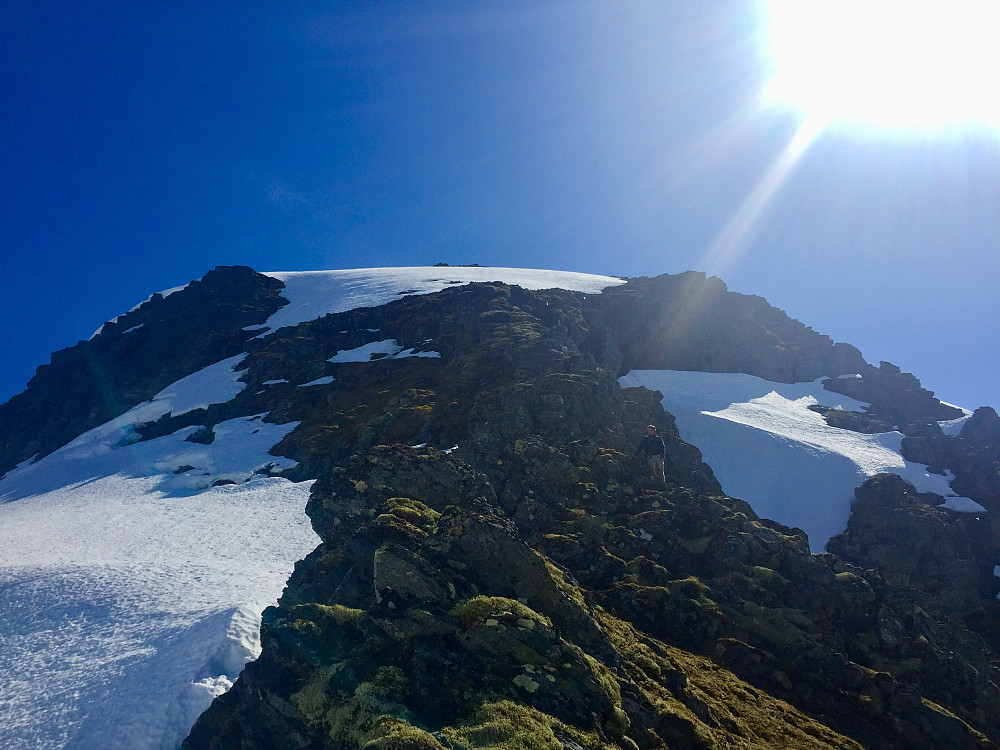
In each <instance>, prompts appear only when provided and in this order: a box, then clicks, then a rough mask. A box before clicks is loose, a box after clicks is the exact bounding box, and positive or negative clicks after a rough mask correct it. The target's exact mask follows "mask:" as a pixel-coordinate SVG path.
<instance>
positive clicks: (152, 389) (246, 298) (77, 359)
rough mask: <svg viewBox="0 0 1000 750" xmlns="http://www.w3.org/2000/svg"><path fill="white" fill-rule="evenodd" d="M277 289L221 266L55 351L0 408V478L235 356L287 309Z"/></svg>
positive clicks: (254, 276)
mask: <svg viewBox="0 0 1000 750" xmlns="http://www.w3.org/2000/svg"><path fill="white" fill-rule="evenodd" d="M283 286H284V284H282V283H281V282H280V281H278V280H276V279H272V278H270V277H268V276H263V275H261V274H259V273H257V272H255V271H254V270H253V269H250V268H247V267H245V266H233V267H222V266H220V267H219V268H216V269H215V270H214V271H211V272H209V273H208V274H206V276H205V277H204V278H203V279H201V280H199V281H192V282H191V283H190V284H189V285H188V286H187V287H186V288H184V289H183V290H181V291H178V292H175V293H174V294H171V295H170V296H168V297H166V298H164V297H162V296H161V295H159V294H154V295H153V296H152V298H150V299H149V301H147V302H145V303H143V304H142V305H140V306H139V307H138V308H136V309H135V310H133V311H131V312H129V313H127V314H125V315H123V316H121V317H120V318H118V320H117V321H115V322H112V323H107V324H105V326H104V328H103V330H102V331H101V332H100V333H99V334H98V335H96V336H95V337H94V338H92V339H91V340H90V341H81V342H80V343H78V344H77V345H76V346H73V347H70V348H69V349H62V350H61V351H58V352H55V353H54V354H53V355H52V362H51V363H50V364H48V365H42V366H41V367H39V368H38V371H37V372H36V373H35V376H34V377H33V378H32V379H31V382H29V383H28V387H27V389H26V390H25V391H24V392H23V393H20V394H18V395H17V396H14V397H13V398H12V399H11V400H10V401H8V402H7V403H5V404H3V405H2V406H0V475H2V474H4V473H6V472H7V471H9V470H10V469H11V468H13V467H14V466H15V465H16V464H18V463H20V462H21V461H24V460H26V459H28V458H31V457H32V456H36V455H38V456H44V455H47V454H48V453H51V452H52V451H54V450H55V449H56V448H59V447H60V446H62V445H65V444H66V443H68V442H69V441H71V440H72V439H73V438H75V437H77V436H79V435H81V434H83V433H84V432H86V431H87V430H89V429H91V428H92V427H96V426H97V425H99V424H103V423H104V422H107V421H108V420H109V419H113V418H114V417H117V416H118V415H120V414H123V413H124V412H126V411H128V410H129V409H130V408H132V407H133V406H135V405H136V404H138V403H140V402H142V401H144V400H146V399H148V398H150V397H152V396H154V395H155V394H156V393H158V392H159V391H160V390H162V389H163V388H165V387H166V386H168V385H170V384H171V383H173V382H174V381H176V380H179V379H180V378H182V377H184V376H185V375H190V374H191V373H193V372H196V371H197V370H200V369H201V368H203V367H207V366H208V365H210V364H213V363H215V362H218V361H219V360H220V359H224V358H226V357H231V356H234V355H236V354H239V353H240V352H242V351H243V348H244V344H245V343H246V341H247V340H248V339H250V338H252V337H253V336H256V335H257V332H248V331H244V330H242V328H243V327H244V326H250V325H254V324H258V323H262V322H263V321H265V320H266V319H267V318H268V317H269V316H270V315H271V314H272V313H273V312H275V311H276V310H277V309H278V308H279V307H281V306H282V305H284V304H287V300H284V299H282V298H281V297H280V296H279V291H280V290H281V288H282V287H283ZM140 326H141V327H140ZM130 329H134V330H130Z"/></svg>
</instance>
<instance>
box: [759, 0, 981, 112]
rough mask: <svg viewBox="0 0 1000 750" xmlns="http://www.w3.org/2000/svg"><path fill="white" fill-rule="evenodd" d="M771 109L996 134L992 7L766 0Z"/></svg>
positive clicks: (961, 0) (926, 0) (912, 0)
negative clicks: (968, 127)
mask: <svg viewBox="0 0 1000 750" xmlns="http://www.w3.org/2000/svg"><path fill="white" fill-rule="evenodd" d="M767 13H768V24H767V25H768V37H769V46H770V53H771V60H772V64H773V73H774V75H773V78H772V79H771V81H770V83H769V85H768V86H767V88H766V90H765V96H766V98H767V99H768V100H769V101H770V102H773V103H779V104H784V105H788V106H792V107H794V108H795V109H798V110H800V111H801V113H802V114H803V116H804V117H806V118H809V119H811V120H813V121H822V122H827V123H832V122H837V121H850V122H859V123H866V124H869V125H874V126H880V127H901V128H936V127H945V126H950V125H962V124H970V123H978V124H986V125H989V126H991V127H994V128H1000V85H998V76H1000V41H998V40H1000V1H998V0H946V1H944V2H941V1H938V2H935V1H932V0H909V1H906V0H837V1H834V0H770V2H769V3H768V6H767Z"/></svg>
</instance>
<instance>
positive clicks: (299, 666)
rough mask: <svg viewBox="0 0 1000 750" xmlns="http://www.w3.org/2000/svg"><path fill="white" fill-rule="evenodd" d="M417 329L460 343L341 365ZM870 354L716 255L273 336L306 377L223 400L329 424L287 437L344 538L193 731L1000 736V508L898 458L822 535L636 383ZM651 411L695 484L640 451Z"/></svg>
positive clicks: (701, 742)
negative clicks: (749, 294) (759, 508)
mask: <svg viewBox="0 0 1000 750" xmlns="http://www.w3.org/2000/svg"><path fill="white" fill-rule="evenodd" d="M688 305H694V306H696V307H697V309H699V310H700V312H701V315H700V316H699V317H698V319H697V320H691V321H688V322H684V321H680V322H677V323H675V324H674V323H671V324H667V323H664V321H670V320H672V318H671V316H670V315H671V312H674V313H676V312H677V311H678V310H680V309H682V308H686V307H687V306H688ZM699 306H700V307H699ZM650 308H652V309H653V310H655V311H656V312H655V313H650V312H649V309H650ZM658 316H659V317H658ZM658 321H659V322H658ZM389 337H391V338H393V339H395V340H396V341H398V342H399V345H401V346H406V347H420V346H424V347H426V348H433V349H434V350H435V351H437V352H440V354H441V358H440V359H418V358H413V359H406V360H395V359H391V358H385V360H384V361H381V362H379V361H374V362H365V363H354V364H341V365H331V364H329V363H328V362H327V361H326V360H327V359H328V358H329V357H330V356H331V354H332V353H334V352H336V351H339V350H344V349H351V348H355V347H358V346H361V345H363V344H365V343H367V342H368V341H371V340H380V339H385V338H389ZM748 339H749V340H752V341H754V342H756V343H755V344H754V346H755V347H756V348H752V351H748V350H747V349H746V347H745V342H746V341H747V340H748ZM664 360H665V361H664ZM859 360H860V355H859V354H857V352H856V350H853V349H851V348H850V347H846V346H844V345H834V344H833V342H831V341H829V339H825V337H822V336H820V335H818V334H815V333H814V332H811V331H809V330H808V329H806V328H805V327H804V326H801V325H800V324H797V323H795V322H794V321H791V319H789V318H787V316H784V314H783V313H780V311H776V310H774V309H773V308H769V307H767V306H766V303H764V302H763V301H762V300H758V299H757V298H745V297H742V296H741V295H731V293H728V292H726V291H725V289H724V287H722V286H721V284H720V283H719V282H718V281H717V280H714V279H706V278H705V277H704V276H701V275H698V274H684V275H681V276H680V277H664V278H661V279H650V280H638V281H637V282H636V283H634V284H633V283H632V282H630V283H629V284H626V285H624V286H623V287H619V288H617V289H614V290H608V291H607V292H605V293H604V294H602V295H599V296H589V297H588V296H585V295H580V294H575V293H570V292H561V291H558V290H553V291H549V292H526V291H524V290H521V289H518V288H511V287H505V286H503V285H489V284H487V285H473V286H470V287H463V288H457V289H452V290H448V291H446V292H443V293H440V294H437V295H431V296H428V297H419V298H411V299H404V300H400V301H398V302H396V303H392V304H390V305H386V306H384V307H381V308H373V309H370V310H356V311H352V312H349V313H342V314H338V315H332V316H328V317H327V318H324V319H320V320H317V321H313V322H310V323H306V324H301V325H299V326H297V327H295V328H294V329H288V330H287V331H281V332H277V333H275V334H272V335H271V336H269V337H268V338H267V339H264V340H262V341H260V342H254V343H253V345H252V347H251V354H250V356H249V357H248V360H247V363H248V368H247V374H246V376H245V379H246V380H247V381H248V382H249V383H250V384H251V385H256V384H262V383H264V382H267V381H273V380H276V379H278V378H288V379H290V380H291V381H292V382H291V383H289V384H287V385H283V386H278V387H274V388H262V389H260V390H257V389H256V388H248V389H247V391H246V394H247V395H246V396H245V397H244V396H241V397H239V398H238V399H237V400H236V401H234V402H233V404H230V405H226V406H224V407H219V409H220V413H219V414H217V415H213V414H211V413H207V414H201V415H197V418H199V419H202V420H203V421H205V422H207V423H209V425H210V423H211V422H212V420H213V419H220V418H222V417H223V416H224V415H223V414H222V413H221V412H222V411H224V410H227V409H228V410H232V409H233V408H238V409H241V410H243V411H246V410H247V409H251V408H252V409H254V410H257V411H262V410H265V409H266V410H270V412H271V416H270V417H269V418H270V419H275V420H278V421H285V420H290V419H295V420H301V422H302V423H301V424H300V426H299V427H298V428H297V429H296V430H295V431H293V432H292V433H291V434H290V435H289V436H288V438H286V440H285V441H284V442H283V443H282V444H280V445H279V446H277V447H276V449H275V451H276V452H280V453H282V454H284V455H288V456H290V457H293V458H295V459H296V460H298V461H299V462H300V463H299V467H298V468H297V469H296V470H295V471H296V475H297V476H300V477H302V478H304V477H306V476H319V477H320V480H319V481H318V482H317V483H316V484H315V485H314V487H313V492H312V499H311V500H310V504H309V508H308V512H309V514H310V517H311V518H312V521H313V524H314V527H315V528H316V530H317V533H318V534H319V535H320V537H321V538H322V539H323V543H322V545H321V546H320V547H319V548H318V549H317V550H316V551H315V552H314V553H312V554H311V555H310V556H309V557H308V558H307V559H306V560H304V561H303V562H302V563H301V564H300V565H298V566H297V568H296V572H295V574H294V575H293V577H292V579H291V580H290V581H289V586H288V588H287V589H286V592H285V594H284V596H283V597H282V599H281V601H280V603H279V607H277V608H274V609H271V610H268V612H267V613H266V618H265V625H264V629H263V634H262V637H263V644H264V654H263V656H262V657H261V659H260V660H258V661H257V662H255V663H254V664H252V665H249V666H248V668H247V669H246V670H245V672H244V674H243V676H242V677H241V678H240V680H239V681H238V683H237V685H236V687H235V688H234V689H233V691H231V692H230V693H228V694H227V695H225V696H223V697H222V698H220V699H218V700H217V701H216V703H215V704H214V705H213V707H212V708H211V709H210V710H209V711H208V712H207V713H206V714H205V715H204V716H203V717H202V719H201V720H199V722H198V724H197V725H196V727H195V728H194V730H193V731H192V734H191V736H190V737H189V739H188V740H187V742H186V745H185V747H188V748H201V747H209V748H222V747H244V748H267V747H316V748H320V747H369V748H376V747H386V748H396V747H398V748H425V747H426V748H438V747H444V748H449V747H454V748H460V747H553V748H576V747H594V748H597V747H608V748H611V747H619V748H632V747H639V748H644V749H645V748H655V747H844V746H847V747H851V746H855V743H858V744H861V745H863V746H868V747H886V748H891V747H913V746H920V747H941V748H944V747H992V746H994V742H995V739H996V738H997V737H1000V726H998V724H997V720H996V718H995V717H996V716H997V715H998V714H997V711H996V709H997V708H998V707H1000V706H998V701H1000V694H998V692H997V686H996V684H995V677H994V675H995V671H994V666H993V663H994V662H995V660H996V653H995V651H994V646H993V645H992V644H993V643H994V642H995V638H992V637H991V633H992V632H994V631H995V625H996V622H997V619H996V618H997V610H996V607H995V604H994V602H995V600H993V599H992V598H991V597H992V596H994V595H995V593H996V589H997V588H998V587H997V586H995V585H994V583H993V582H990V581H989V580H988V578H989V576H988V575H987V573H988V569H989V565H991V563H990V560H995V559H996V557H995V555H996V552H997V548H996V542H995V540H996V539H997V534H996V533H995V530H994V529H993V527H992V525H991V524H992V518H991V516H989V515H984V516H982V517H975V516H971V517H970V516H964V517H956V516H955V515H954V514H950V513H948V512H946V511H943V510H939V509H937V503H936V502H935V501H939V500H940V498H936V496H931V497H914V496H913V493H912V488H911V489H909V490H908V489H907V487H906V486H905V485H904V484H903V483H902V482H901V480H900V481H899V482H894V481H893V480H894V479H897V478H888V479H886V478H885V477H883V476H880V477H876V478H874V479H872V480H870V481H869V482H868V483H866V485H864V486H863V487H862V488H860V489H859V493H858V498H859V499H858V502H857V504H856V506H855V508H856V511H855V519H853V520H852V523H851V527H850V528H849V529H848V531H847V532H845V534H844V535H843V537H842V538H841V539H839V540H835V541H836V544H835V543H831V547H830V548H831V553H829V554H822V555H811V554H810V553H809V549H808V544H807V540H806V539H805V536H804V534H802V532H800V531H798V530H795V529H789V528H786V527H783V526H781V525H780V524H776V523H774V522H771V521H767V520H764V519H760V518H758V517H757V516H756V515H755V514H754V513H753V511H752V510H751V509H750V508H749V507H748V506H747V505H746V504H745V503H743V502H742V501H740V500H737V499H733V498H727V497H725V496H724V495H723V494H722V492H721V490H720V488H719V486H718V484H717V482H716V481H715V479H714V477H713V475H712V472H711V469H710V468H709V467H708V466H706V465H704V464H703V463H702V462H701V458H700V454H699V453H698V451H697V450H696V449H694V448H693V447H691V446H689V445H687V444H685V443H683V441H681V440H680V438H679V436H678V435H677V433H676V430H675V429H674V428H673V423H672V420H671V418H670V416H669V415H668V414H664V413H663V412H662V409H661V408H660V407H659V403H658V399H657V398H656V395H655V394H653V393H650V392H648V391H645V390H643V389H624V390H623V389H620V388H618V386H617V384H616V383H615V377H616V376H617V375H618V374H620V373H621V372H622V371H624V370H626V369H628V368H629V367H633V366H640V365H641V366H647V367H649V366H660V367H674V368H682V367H690V368H703V369H713V368H715V369H719V370H724V369H725V368H732V369H737V370H740V369H741V370H742V371H750V374H757V375H761V376H762V377H769V378H772V379H785V380H795V379H803V378H808V377H813V376H819V375H823V374H826V375H829V376H837V375H843V374H848V373H856V372H860V373H861V374H862V376H863V377H865V376H868V377H875V375H874V374H875V373H878V372H880V371H881V370H882V369H884V368H885V366H883V368H880V369H879V370H876V369H875V368H872V367H871V366H869V365H867V364H865V363H863V361H859ZM290 375H291V376H290ZM323 375H332V376H333V377H334V380H333V382H331V383H329V384H328V385H324V386H319V387H310V388H303V389H299V388H296V384H297V383H300V382H308V381H311V380H313V379H315V378H317V377H320V376H323ZM904 382H905V383H906V384H907V385H910V383H909V381H908V380H905V381H904ZM918 385H919V384H918ZM293 389H295V390H293ZM889 390H891V389H889ZM240 398H245V399H246V403H244V404H239V403H238V402H239V400H240ZM876 402H877V399H876V401H873V407H875V406H876ZM914 403H916V404H917V405H916V406H915V407H913V408H914V410H915V413H914V415H913V420H917V419H931V418H933V417H934V416H936V415H937V414H938V413H949V414H950V412H946V409H947V407H942V406H941V405H940V402H937V401H936V399H933V397H931V399H930V401H927V400H926V399H923V398H922V397H920V399H919V402H914ZM921 404H923V405H924V406H926V405H929V406H930V408H931V409H933V410H938V411H935V412H933V413H927V412H926V410H923V411H921V409H922V408H923V407H922V406H921ZM209 411H211V410H209ZM194 418H195V417H194V416H190V415H189V416H187V419H194ZM649 422H652V423H656V424H658V426H659V427H660V432H661V434H663V435H664V436H665V439H666V441H667V443H668V455H669V457H670V460H669V462H668V466H667V479H668V481H667V484H666V486H662V485H657V484H656V483H655V482H652V481H649V480H646V479H645V478H644V475H645V467H644V465H642V464H641V462H640V461H639V460H638V459H637V458H636V457H635V456H634V455H633V445H634V441H635V439H636V438H635V436H636V435H640V434H641V432H642V428H643V426H644V425H645V424H646V423H649ZM192 423H193V422H192ZM176 427H177V424H164V425H162V426H161V427H160V429H162V430H172V429H176ZM414 445H416V446H417V447H409V446H414ZM453 445H457V446H458V448H457V449H456V450H454V451H451V452H450V453H447V454H446V453H444V452H442V451H441V450H439V448H444V447H448V448H449V449H450V448H451V446H453ZM434 446H437V447H434ZM874 537H877V538H878V539H879V540H880V543H881V545H882V546H881V547H879V546H878V545H873V544H872V543H871V540H872V538H874ZM915 541H916V542H919V543H920V546H919V549H920V550H921V553H920V554H919V555H917V556H915V557H908V556H907V554H906V553H908V552H910V551H911V550H912V547H913V544H914V543H915ZM498 562H502V564H498ZM949 581H953V582H958V583H957V585H956V584H952V585H949ZM994 581H996V579H994ZM918 582H919V585H916V584H917V583H918Z"/></svg>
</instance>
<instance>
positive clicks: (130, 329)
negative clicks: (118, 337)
mask: <svg viewBox="0 0 1000 750" xmlns="http://www.w3.org/2000/svg"><path fill="white" fill-rule="evenodd" d="M144 325H146V324H145V323H140V324H139V325H137V326H132V327H131V328H126V329H125V330H124V331H122V336H124V335H125V334H126V333H132V331H138V330H139V329H140V328H142V327H143V326H144Z"/></svg>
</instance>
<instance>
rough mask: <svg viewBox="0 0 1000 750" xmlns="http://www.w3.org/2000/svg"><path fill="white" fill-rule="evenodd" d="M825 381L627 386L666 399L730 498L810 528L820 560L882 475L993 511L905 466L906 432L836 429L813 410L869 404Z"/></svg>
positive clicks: (632, 377)
mask: <svg viewBox="0 0 1000 750" xmlns="http://www.w3.org/2000/svg"><path fill="white" fill-rule="evenodd" d="M822 380H823V379H822V378H820V379H819V380H816V381H815V382H811V383H774V382H771V381H767V380H763V379H762V378H757V377H754V376H752V375H745V374H742V373H708V372H686V371H678V370H632V371H631V372H629V373H627V374H626V375H623V376H622V377H621V378H619V379H618V382H619V384H620V385H621V386H622V387H632V386H645V387H646V388H649V389H650V390H655V391H660V393H662V394H663V398H662V400H661V404H662V405H663V408H664V410H665V411H668V412H670V413H671V414H673V415H674V417H675V418H676V420H677V429H678V430H679V431H680V435H681V437H682V438H683V439H684V440H685V441H687V442H689V443H691V444H692V445H694V446H696V447H697V448H698V449H699V450H700V451H701V453H702V457H703V458H704V460H705V463H707V464H708V465H709V466H711V467H712V470H713V472H714V473H715V476H716V478H717V479H718V480H719V482H720V483H721V484H722V488H723V490H724V491H725V492H726V493H727V494H729V495H731V496H733V497H739V498H742V499H743V500H745V501H746V502H748V503H749V504H750V506H751V507H752V508H753V509H754V511H755V512H756V513H757V514H758V515H760V516H762V517H765V518H770V519H773V520H775V521H778V522H779V523H783V524H785V525H786V526H795V527H798V528H800V529H803V530H804V531H805V532H806V533H807V534H808V536H809V544H810V548H811V549H812V551H813V552H822V551H823V550H824V549H825V547H826V543H827V541H829V539H830V537H832V536H836V535H837V534H839V533H841V532H842V531H843V530H844V529H846V528H847V521H848V520H849V518H850V515H851V503H852V502H853V500H854V488H855V487H857V486H858V485H859V484H861V483H862V482H864V480H865V479H866V478H867V477H869V476H873V475H875V474H878V473H879V472H893V473H895V474H899V475H900V476H902V477H903V478H904V479H905V480H906V481H908V482H910V483H911V484H913V485H914V487H916V489H917V490H918V491H919V492H935V493H937V494H939V495H941V496H942V497H944V498H945V499H946V502H945V504H944V507H946V508H949V509H950V510H954V511H959V512H983V511H984V510H985V509H984V508H983V507H982V506H981V505H979V504H978V503H976V502H975V501H973V500H971V499H969V498H966V497H958V496H956V495H955V493H954V492H953V491H952V489H951V487H950V485H949V480H950V479H951V478H953V477H952V476H940V475H938V474H932V473H930V472H929V471H927V469H926V467H924V466H921V465H919V464H914V463H912V462H909V461H906V460H905V459H904V458H903V457H902V455H901V454H900V447H901V444H902V439H903V436H902V434H900V433H899V432H888V433H880V434H875V435H863V434H861V433H857V432H852V431H850V430H843V429H839V428H835V427H830V426H829V425H828V424H827V423H826V421H825V420H824V419H823V417H822V416H820V415H819V414H817V413H816V412H814V411H811V410H810V409H809V406H810V405H813V404H818V405H822V406H827V407H831V408H840V409H845V410H848V411H862V410H863V409H864V407H866V406H868V404H865V403H862V402H860V401H856V400H854V399H852V398H849V397H847V396H843V395H841V394H838V393H833V392H831V391H827V390H826V389H824V388H823V386H822V384H821V383H822ZM963 419H964V418H963ZM955 421H960V420H955Z"/></svg>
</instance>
